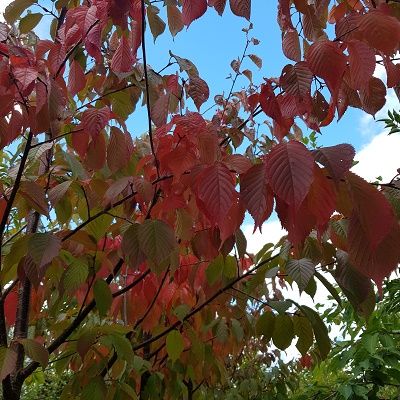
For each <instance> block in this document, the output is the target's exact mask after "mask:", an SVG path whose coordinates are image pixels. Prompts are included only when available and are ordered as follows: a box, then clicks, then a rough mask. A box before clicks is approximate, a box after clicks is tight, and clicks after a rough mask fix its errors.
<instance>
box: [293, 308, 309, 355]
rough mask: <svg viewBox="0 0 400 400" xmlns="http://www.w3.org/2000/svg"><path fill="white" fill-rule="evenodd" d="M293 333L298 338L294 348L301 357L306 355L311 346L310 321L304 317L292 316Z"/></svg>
mask: <svg viewBox="0 0 400 400" xmlns="http://www.w3.org/2000/svg"><path fill="white" fill-rule="evenodd" d="M293 326H294V333H295V334H296V335H297V336H298V338H299V339H298V340H297V343H296V347H297V349H298V350H299V352H300V353H301V355H303V356H304V355H305V354H307V352H308V350H309V349H310V347H311V346H312V344H313V339H314V334H313V329H312V326H311V323H310V321H309V320H308V318H306V317H304V316H298V315H295V316H293Z"/></svg>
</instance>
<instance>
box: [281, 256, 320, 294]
mask: <svg viewBox="0 0 400 400" xmlns="http://www.w3.org/2000/svg"><path fill="white" fill-rule="evenodd" d="M286 272H287V273H288V274H289V276H290V277H291V278H292V279H293V280H294V281H295V282H296V283H297V285H298V287H299V290H300V292H302V291H303V290H304V289H305V288H306V287H307V285H308V283H309V282H310V279H311V278H312V277H313V275H314V272H315V266H314V263H313V262H312V261H311V260H309V259H308V258H302V259H300V260H289V261H288V262H287V264H286Z"/></svg>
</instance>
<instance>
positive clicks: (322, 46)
mask: <svg viewBox="0 0 400 400" xmlns="http://www.w3.org/2000/svg"><path fill="white" fill-rule="evenodd" d="M307 63H308V65H309V67H310V69H311V71H312V72H313V73H314V74H315V75H317V76H319V77H321V78H322V79H324V80H325V82H326V83H327V85H328V87H329V90H330V91H331V92H332V93H334V92H336V90H337V89H338V88H339V85H340V82H341V80H342V77H343V73H344V71H345V68H346V56H345V55H344V54H343V52H342V51H341V50H340V47H339V46H338V45H337V44H336V43H334V42H331V41H329V40H320V41H318V42H315V43H313V44H312V45H311V46H310V48H309V49H308V52H307Z"/></svg>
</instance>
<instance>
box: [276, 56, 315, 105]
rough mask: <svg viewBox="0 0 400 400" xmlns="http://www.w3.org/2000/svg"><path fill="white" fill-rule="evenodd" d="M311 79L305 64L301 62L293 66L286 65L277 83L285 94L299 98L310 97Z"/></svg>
mask: <svg viewBox="0 0 400 400" xmlns="http://www.w3.org/2000/svg"><path fill="white" fill-rule="evenodd" d="M312 78H313V75H312V72H311V71H310V69H309V68H308V65H307V63H306V62H304V61H301V62H299V63H297V64H295V65H290V64H289V65H286V66H285V67H284V68H283V70H282V75H281V78H280V81H279V82H280V84H281V85H282V89H283V90H284V91H285V92H286V93H288V94H291V95H293V96H298V97H300V98H301V97H305V96H310V93H311V82H312Z"/></svg>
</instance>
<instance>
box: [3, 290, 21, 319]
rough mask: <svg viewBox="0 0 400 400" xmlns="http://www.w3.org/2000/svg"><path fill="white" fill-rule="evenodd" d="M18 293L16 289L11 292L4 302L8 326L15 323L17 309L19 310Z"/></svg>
mask: <svg viewBox="0 0 400 400" xmlns="http://www.w3.org/2000/svg"><path fill="white" fill-rule="evenodd" d="M17 301H18V294H17V291H16V290H13V291H11V292H10V294H9V295H8V296H7V297H6V300H5V302H4V312H5V317H6V322H7V325H8V326H12V325H14V324H15V318H16V315H15V313H16V311H17Z"/></svg>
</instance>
